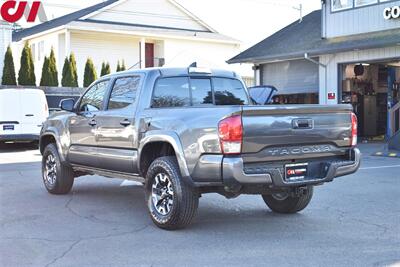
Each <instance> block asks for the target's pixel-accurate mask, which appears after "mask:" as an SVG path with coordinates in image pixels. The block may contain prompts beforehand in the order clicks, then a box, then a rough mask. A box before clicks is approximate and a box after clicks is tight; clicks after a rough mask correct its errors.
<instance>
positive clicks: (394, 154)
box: [372, 151, 400, 158]
mask: <svg viewBox="0 0 400 267" xmlns="http://www.w3.org/2000/svg"><path fill="white" fill-rule="evenodd" d="M372 156H377V157H389V158H400V153H397V152H381V151H379V152H376V153H374V154H372Z"/></svg>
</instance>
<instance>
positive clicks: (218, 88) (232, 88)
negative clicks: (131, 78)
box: [151, 76, 249, 108]
mask: <svg viewBox="0 0 400 267" xmlns="http://www.w3.org/2000/svg"><path fill="white" fill-rule="evenodd" d="M247 104H249V99H248V95H247V93H246V89H245V87H244V86H243V84H242V82H241V81H239V80H237V79H233V78H222V77H221V78H210V77H188V76H185V77H166V78H160V79H158V81H157V82H156V84H155V86H154V90H153V97H152V102H151V107H152V108H165V107H188V106H205V105H208V106H209V105H216V106H221V105H247Z"/></svg>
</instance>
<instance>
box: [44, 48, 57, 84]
mask: <svg viewBox="0 0 400 267" xmlns="http://www.w3.org/2000/svg"><path fill="white" fill-rule="evenodd" d="M47 86H55V87H56V86H58V71H57V62H56V56H55V54H54V49H53V48H51V52H50V57H49V84H48V85H47Z"/></svg>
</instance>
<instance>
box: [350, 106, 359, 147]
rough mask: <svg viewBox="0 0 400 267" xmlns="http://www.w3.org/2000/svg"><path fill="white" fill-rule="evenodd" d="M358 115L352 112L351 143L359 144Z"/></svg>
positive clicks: (353, 144)
mask: <svg viewBox="0 0 400 267" xmlns="http://www.w3.org/2000/svg"><path fill="white" fill-rule="evenodd" d="M357 127H358V126H357V116H356V114H354V113H351V138H350V145H351V146H356V145H357Z"/></svg>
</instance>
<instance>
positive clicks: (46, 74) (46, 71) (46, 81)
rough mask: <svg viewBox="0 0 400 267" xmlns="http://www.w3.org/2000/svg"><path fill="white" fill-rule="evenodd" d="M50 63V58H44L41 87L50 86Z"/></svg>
mask: <svg viewBox="0 0 400 267" xmlns="http://www.w3.org/2000/svg"><path fill="white" fill-rule="evenodd" d="M49 64H50V61H49V58H48V57H44V61H43V67H42V77H41V78H40V86H50V83H51V82H50V79H51V77H50V75H51V74H50V66H49Z"/></svg>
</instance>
